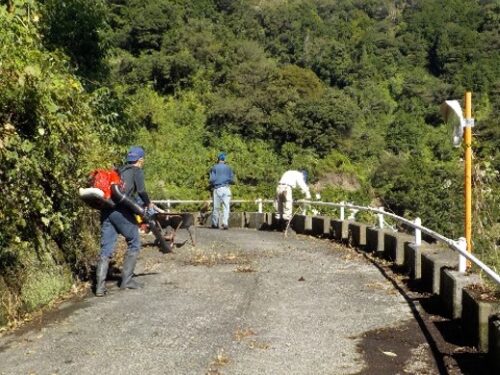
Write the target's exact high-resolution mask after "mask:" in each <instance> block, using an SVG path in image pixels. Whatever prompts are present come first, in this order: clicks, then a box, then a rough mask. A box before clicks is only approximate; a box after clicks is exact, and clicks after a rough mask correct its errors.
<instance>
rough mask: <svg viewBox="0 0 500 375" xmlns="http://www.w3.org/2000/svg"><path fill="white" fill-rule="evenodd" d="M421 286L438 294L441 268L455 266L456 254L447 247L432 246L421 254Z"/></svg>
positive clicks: (456, 262)
mask: <svg viewBox="0 0 500 375" xmlns="http://www.w3.org/2000/svg"><path fill="white" fill-rule="evenodd" d="M421 255H422V287H423V288H424V290H425V291H426V292H431V293H434V294H439V291H440V288H441V280H440V278H441V269H442V268H444V267H446V268H451V269H453V268H457V267H458V255H457V254H456V253H455V252H453V251H452V250H449V249H447V248H433V249H432V250H430V251H426V252H423V253H422V254H421Z"/></svg>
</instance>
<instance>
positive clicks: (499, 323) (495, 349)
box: [488, 314, 500, 374]
mask: <svg viewBox="0 0 500 375" xmlns="http://www.w3.org/2000/svg"><path fill="white" fill-rule="evenodd" d="M488 345H489V347H488V354H489V361H490V368H491V370H492V372H491V373H492V374H500V314H497V315H492V316H491V317H490V323H489V338H488Z"/></svg>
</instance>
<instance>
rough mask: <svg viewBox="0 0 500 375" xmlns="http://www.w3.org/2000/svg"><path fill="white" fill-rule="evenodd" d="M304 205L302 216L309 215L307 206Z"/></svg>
mask: <svg viewBox="0 0 500 375" xmlns="http://www.w3.org/2000/svg"><path fill="white" fill-rule="evenodd" d="M301 205H302V215H307V205H306V204H305V203H301Z"/></svg>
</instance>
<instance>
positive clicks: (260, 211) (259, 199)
mask: <svg viewBox="0 0 500 375" xmlns="http://www.w3.org/2000/svg"><path fill="white" fill-rule="evenodd" d="M257 211H258V213H259V214H261V213H262V198H258V199H257Z"/></svg>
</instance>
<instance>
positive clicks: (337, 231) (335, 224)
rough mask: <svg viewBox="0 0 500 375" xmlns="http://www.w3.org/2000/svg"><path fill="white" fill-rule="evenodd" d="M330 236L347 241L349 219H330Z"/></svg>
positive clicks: (340, 240)
mask: <svg viewBox="0 0 500 375" xmlns="http://www.w3.org/2000/svg"><path fill="white" fill-rule="evenodd" d="M330 225H331V227H332V238H333V239H334V240H337V241H339V242H347V239H348V238H349V221H347V220H337V219H334V220H331V221H330Z"/></svg>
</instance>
